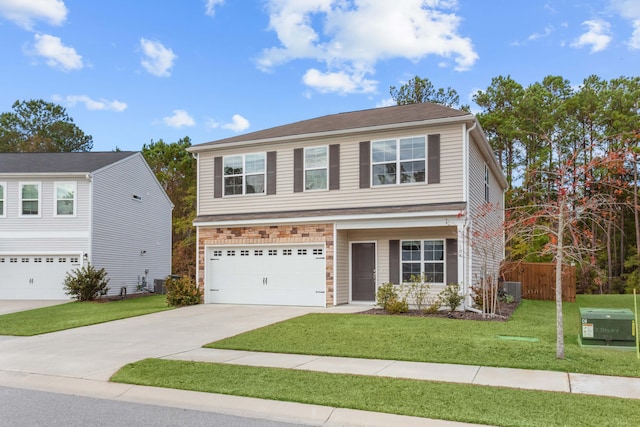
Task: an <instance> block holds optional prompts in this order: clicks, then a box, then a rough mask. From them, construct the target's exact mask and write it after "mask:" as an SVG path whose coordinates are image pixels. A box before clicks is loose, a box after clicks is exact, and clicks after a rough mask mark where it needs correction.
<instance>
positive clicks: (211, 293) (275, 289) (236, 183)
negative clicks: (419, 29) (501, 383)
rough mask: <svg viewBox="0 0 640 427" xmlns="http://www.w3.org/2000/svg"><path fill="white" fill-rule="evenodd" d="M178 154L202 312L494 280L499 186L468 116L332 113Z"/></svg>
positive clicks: (398, 109)
mask: <svg viewBox="0 0 640 427" xmlns="http://www.w3.org/2000/svg"><path fill="white" fill-rule="evenodd" d="M189 151H191V152H192V153H194V155H196V156H197V159H198V166H197V167H198V212H197V217H196V219H195V222H194V224H195V226H196V228H197V239H198V257H197V280H198V284H199V286H200V287H201V288H202V289H203V292H204V298H205V302H207V303H251V304H282V305H309V306H327V305H337V304H347V303H356V302H363V303H373V302H374V301H375V294H376V291H377V289H378V287H379V286H380V285H382V284H383V283H385V282H391V283H394V284H400V283H403V282H406V281H407V280H408V279H409V277H410V276H411V275H412V274H416V275H419V274H425V275H426V276H427V278H428V280H429V282H430V284H431V285H432V291H433V292H434V293H437V292H439V291H440V290H442V289H443V288H444V287H445V286H446V285H447V284H449V283H454V282H455V283H459V284H461V285H462V292H464V293H465V294H466V295H469V291H470V288H471V286H473V285H474V284H477V283H479V281H480V280H482V278H483V277H485V276H486V275H493V274H497V270H496V269H497V266H498V263H499V262H500V260H501V259H502V257H503V252H504V241H503V233H502V228H501V226H502V222H503V212H504V190H505V189H506V187H507V182H506V180H505V178H504V175H503V174H502V171H501V170H500V166H499V165H498V163H497V161H496V159H495V157H494V155H493V153H492V151H491V148H490V146H489V143H488V142H487V140H486V138H485V136H484V133H483V131H482V129H481V127H480V125H479V123H478V122H477V119H476V118H475V117H474V116H473V115H472V114H469V113H467V112H464V111H459V110H455V109H451V108H447V107H444V106H441V105H435V104H429V103H423V104H412V105H404V106H394V107H385V108H376V109H371V110H364V111H355V112H348V113H341V114H333V115H329V116H324V117H319V118H315V119H310V120H305V121H301V122H296V123H292V124H288V125H283V126H279V127H275V128H271V129H265V130H261V131H257V132H253V133H249V134H246V135H239V136H235V137H232V138H227V139H222V140H218V141H212V142H208V143H204V144H199V145H195V146H192V147H191V148H189ZM485 178H486V179H485ZM488 206H491V208H490V209H489V208H488ZM489 229H492V232H493V234H492V235H491V236H490V238H489V239H490V242H486V243H487V246H488V247H489V248H490V249H483V250H480V247H481V245H479V244H478V243H479V241H480V238H479V237H478V236H477V234H478V233H477V232H478V230H483V231H485V230H489ZM486 234H487V233H484V234H483V235H486ZM483 243H484V242H483Z"/></svg>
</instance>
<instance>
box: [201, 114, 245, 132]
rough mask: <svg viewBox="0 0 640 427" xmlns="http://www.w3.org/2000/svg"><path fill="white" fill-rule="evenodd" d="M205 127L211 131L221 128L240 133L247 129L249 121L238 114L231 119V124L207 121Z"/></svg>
mask: <svg viewBox="0 0 640 427" xmlns="http://www.w3.org/2000/svg"><path fill="white" fill-rule="evenodd" d="M207 127H209V128H211V129H217V128H223V129H229V130H232V131H234V132H242V131H243V130H247V129H249V120H247V119H245V118H244V117H242V116H241V115H240V114H234V115H233V116H232V117H231V122H229V123H220V122H218V121H217V120H214V119H209V120H207Z"/></svg>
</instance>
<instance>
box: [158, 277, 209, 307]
mask: <svg viewBox="0 0 640 427" xmlns="http://www.w3.org/2000/svg"><path fill="white" fill-rule="evenodd" d="M164 286H165V288H166V289H167V304H169V305H171V306H174V307H183V306H185V305H195V304H200V300H201V299H202V291H201V290H200V288H198V285H196V283H195V282H194V281H193V279H191V278H190V277H188V276H182V277H180V278H179V279H174V278H172V277H171V276H169V277H167V279H166V280H165V282H164Z"/></svg>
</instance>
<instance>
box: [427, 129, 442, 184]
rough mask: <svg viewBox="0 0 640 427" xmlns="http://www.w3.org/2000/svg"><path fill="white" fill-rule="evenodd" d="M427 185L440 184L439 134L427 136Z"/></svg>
mask: <svg viewBox="0 0 640 427" xmlns="http://www.w3.org/2000/svg"><path fill="white" fill-rule="evenodd" d="M427 144H428V146H427V155H428V164H427V176H428V180H427V183H429V184H439V183H440V134H435V135H429V137H428V142H427Z"/></svg>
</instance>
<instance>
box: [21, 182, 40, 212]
mask: <svg viewBox="0 0 640 427" xmlns="http://www.w3.org/2000/svg"><path fill="white" fill-rule="evenodd" d="M20 215H21V216H40V183H39V182H21V183H20Z"/></svg>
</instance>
